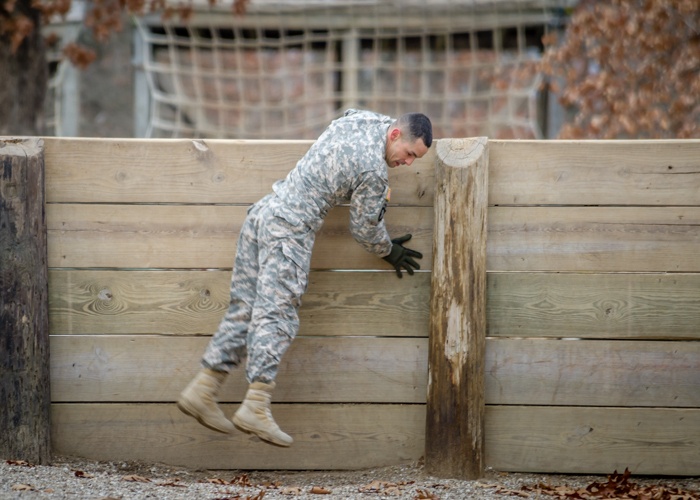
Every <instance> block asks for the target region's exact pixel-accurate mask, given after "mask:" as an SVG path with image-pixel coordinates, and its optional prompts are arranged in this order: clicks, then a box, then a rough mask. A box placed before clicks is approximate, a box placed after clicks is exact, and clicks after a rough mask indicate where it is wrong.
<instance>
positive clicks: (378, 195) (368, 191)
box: [350, 172, 391, 257]
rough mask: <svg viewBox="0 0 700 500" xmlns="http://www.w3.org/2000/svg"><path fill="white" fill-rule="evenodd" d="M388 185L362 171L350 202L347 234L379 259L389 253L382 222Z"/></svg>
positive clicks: (387, 236) (389, 240)
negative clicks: (348, 231)
mask: <svg viewBox="0 0 700 500" xmlns="http://www.w3.org/2000/svg"><path fill="white" fill-rule="evenodd" d="M388 198H389V184H388V182H387V181H386V180H385V179H382V178H381V177H379V176H378V175H377V174H376V173H374V172H364V173H363V174H362V176H361V178H360V183H359V185H358V186H357V187H356V188H355V190H354V191H353V194H352V197H351V199H350V233H351V234H352V236H353V238H355V241H357V242H358V243H360V244H361V245H362V246H363V247H364V249H365V250H367V251H368V252H370V253H373V254H376V255H378V256H379V257H384V256H386V255H389V253H390V252H391V238H390V237H389V233H388V232H387V230H386V225H385V223H384V213H385V212H386V208H387V203H388V201H389V199H388Z"/></svg>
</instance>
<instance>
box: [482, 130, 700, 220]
mask: <svg viewBox="0 0 700 500" xmlns="http://www.w3.org/2000/svg"><path fill="white" fill-rule="evenodd" d="M699 192H700V140H695V139H693V140H660V141H489V203H490V204H491V205H675V206H683V205H693V206H698V205H700V197H698V193H699Z"/></svg>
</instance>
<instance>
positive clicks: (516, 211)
mask: <svg viewBox="0 0 700 500" xmlns="http://www.w3.org/2000/svg"><path fill="white" fill-rule="evenodd" d="M488 220H489V233H488V243H487V245H488V262H487V265H488V269H489V271H591V272H605V271H611V272H635V271H637V272H643V271H657V272H698V271H700V259H698V258H697V249H698V248H700V207H677V208H674V207H493V208H491V210H490V211H489V215H488Z"/></svg>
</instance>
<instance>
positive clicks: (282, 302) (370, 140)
mask: <svg viewBox="0 0 700 500" xmlns="http://www.w3.org/2000/svg"><path fill="white" fill-rule="evenodd" d="M431 143H432V126H431V123H430V120H429V119H428V117H427V116H425V115H423V114H420V113H409V114H406V115H403V116H401V117H400V118H399V119H398V120H393V119H392V118H389V117H388V116H384V115H380V114H377V113H372V112H369V111H358V110H352V109H351V110H348V111H346V112H345V114H344V116H343V117H341V118H339V119H337V120H335V121H333V122H332V123H331V124H330V126H329V127H328V128H327V129H326V130H325V131H324V132H323V134H322V135H321V136H320V137H319V138H318V140H317V141H316V142H315V143H314V144H313V145H312V146H311V148H310V149H309V151H308V152H307V153H306V154H305V155H304V157H303V158H302V159H301V160H300V161H299V162H298V163H297V165H296V167H295V168H294V169H293V170H292V171H291V172H290V173H289V175H287V177H286V179H284V180H281V181H278V182H276V183H275V184H274V185H273V186H272V190H273V192H272V193H271V194H268V195H267V196H265V197H264V198H262V199H261V200H259V201H258V202H257V203H255V204H254V205H253V206H251V207H250V208H249V209H248V215H247V217H246V220H245V222H244V224H243V227H242V228H241V234H240V236H239V240H238V249H237V253H236V260H235V263H234V268H233V277H232V279H231V302H230V306H229V309H228V311H227V312H226V314H225V315H224V317H223V319H222V320H221V323H220V325H219V329H218V331H217V333H216V334H215V335H214V337H213V338H212V339H211V341H210V342H209V345H208V346H207V349H206V351H205V353H204V356H203V358H202V367H203V368H202V370H201V371H200V372H199V373H198V374H197V376H196V377H195V378H194V379H193V380H192V381H191V382H190V384H189V385H188V386H187V387H186V388H185V389H184V391H183V392H182V394H181V395H180V400H179V401H178V408H180V410H181V411H183V412H184V413H186V414H187V415H190V416H192V417H194V418H196V419H197V420H198V421H199V423H201V424H202V425H204V426H206V427H208V428H210V429H213V430H215V431H219V432H223V433H230V432H232V431H233V429H234V426H235V427H237V428H238V429H240V430H242V431H244V432H248V433H253V434H255V435H257V436H258V437H259V438H260V439H262V440H264V441H266V442H268V443H272V444H275V445H278V446H290V445H291V444H292V442H293V440H292V438H291V437H290V436H289V435H287V434H285V433H284V432H282V430H280V428H279V426H278V425H277V423H276V422H275V420H274V419H273V418H272V413H271V412H270V402H271V399H272V391H273V389H274V387H275V378H276V376H277V370H278V367H279V364H280V360H281V359H282V355H283V354H284V353H285V351H286V350H287V348H288V347H289V346H290V344H291V343H292V340H294V337H295V336H296V334H297V331H298V329H299V317H298V314H297V312H298V309H299V307H300V305H301V297H302V295H303V294H304V292H305V291H306V286H307V282H308V273H309V267H310V262H311V250H312V248H313V245H314V239H315V236H316V232H317V231H318V230H319V229H320V227H321V225H322V223H323V219H324V218H325V216H326V214H327V213H328V211H329V210H330V209H331V208H332V207H334V206H336V205H338V204H340V203H348V202H349V203H350V232H351V233H352V235H353V237H354V238H355V240H356V241H357V242H359V243H360V244H361V245H362V246H363V247H364V248H365V249H366V250H367V251H369V252H372V253H374V254H376V255H377V256H379V257H382V258H383V259H384V260H386V261H387V262H389V263H390V264H391V265H392V266H393V267H394V269H395V270H396V273H397V275H398V277H399V278H401V277H402V274H401V271H402V270H406V271H407V272H408V273H409V274H413V271H414V269H419V268H420V266H419V265H418V263H417V262H416V261H415V260H414V259H420V258H422V257H423V256H422V255H421V254H420V253H419V252H416V251H414V250H411V249H410V248H406V247H405V246H403V244H404V243H405V242H407V241H408V240H409V239H410V238H411V235H405V236H402V237H400V238H396V239H393V240H392V239H391V238H390V237H389V234H388V233H387V230H386V226H385V224H384V220H383V219H384V213H385V211H386V206H387V202H388V201H389V193H390V190H389V185H388V175H387V166H388V167H389V168H393V167H397V166H399V165H411V164H412V163H413V161H414V160H415V159H416V158H420V157H422V156H423V155H424V154H425V153H426V152H427V151H428V148H429V147H430V145H431ZM246 356H247V363H246V379H247V380H248V383H249V384H250V385H249V387H248V391H247V393H246V396H245V400H244V401H243V403H242V404H241V406H240V408H239V409H238V411H237V412H236V413H235V414H234V415H233V418H232V422H231V421H230V420H228V419H227V418H226V417H225V416H224V414H223V412H222V411H221V409H220V408H219V407H218V405H217V395H218V393H219V391H220V389H221V386H222V385H223V382H224V380H225V379H226V376H227V375H228V373H229V372H230V371H231V370H232V369H233V368H235V367H236V366H238V365H239V364H240V363H241V361H242V360H243V359H244V358H246Z"/></svg>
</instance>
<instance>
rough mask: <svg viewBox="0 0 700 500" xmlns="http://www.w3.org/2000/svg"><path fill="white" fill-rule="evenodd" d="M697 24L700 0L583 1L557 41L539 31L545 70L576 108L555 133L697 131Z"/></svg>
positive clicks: (618, 135)
mask: <svg viewBox="0 0 700 500" xmlns="http://www.w3.org/2000/svg"><path fill="white" fill-rule="evenodd" d="M699 32H700V3H699V2H697V1H689V0H609V1H607V2H599V1H595V0H582V1H580V2H579V3H578V5H577V7H576V8H575V9H574V11H573V13H572V15H571V19H570V22H569V24H568V27H567V29H566V32H565V33H564V35H563V38H562V40H561V43H559V40H558V39H557V37H556V36H555V35H554V34H550V35H548V36H546V37H545V38H543V42H544V44H545V46H546V47H549V48H548V50H547V51H546V53H545V56H544V58H543V60H542V65H541V67H542V70H543V71H544V73H545V74H549V75H550V76H552V77H554V78H553V81H554V82H556V81H557V80H558V81H560V82H561V85H556V87H555V85H553V86H552V90H553V91H555V92H557V93H559V96H560V101H561V102H562V103H563V104H564V105H565V106H567V107H569V108H570V109H572V110H574V111H576V117H575V119H574V121H573V123H567V124H566V125H565V126H564V127H563V128H562V130H561V132H560V134H559V137H560V138H561V139H663V138H691V137H700V105H699V104H698V99H697V96H698V95H700V37H698V33H699ZM558 87H561V90H559V88H558Z"/></svg>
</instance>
